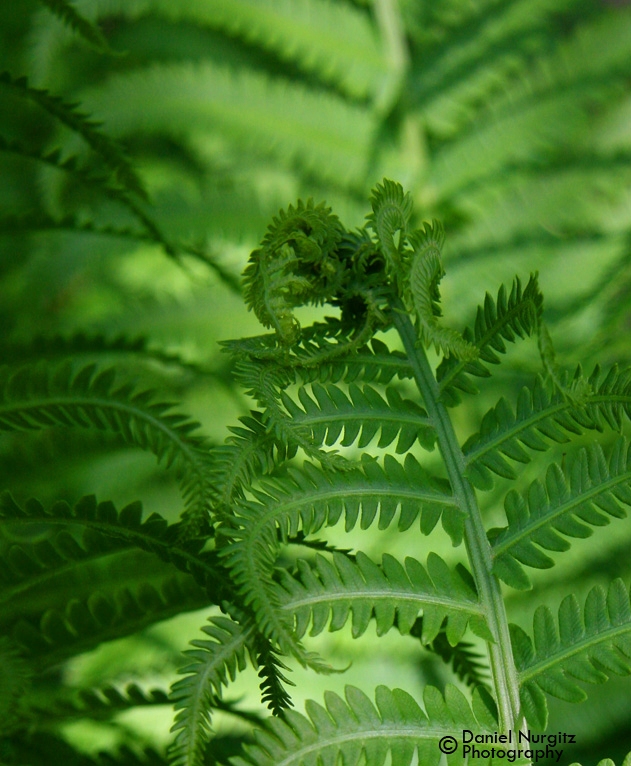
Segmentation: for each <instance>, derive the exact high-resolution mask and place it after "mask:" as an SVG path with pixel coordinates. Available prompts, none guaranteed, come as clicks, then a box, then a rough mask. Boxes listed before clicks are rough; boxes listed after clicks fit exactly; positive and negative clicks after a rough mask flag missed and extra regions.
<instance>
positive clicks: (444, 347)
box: [404, 220, 478, 361]
mask: <svg viewBox="0 0 631 766" xmlns="http://www.w3.org/2000/svg"><path fill="white" fill-rule="evenodd" d="M408 241H409V243H410V246H411V248H412V250H411V252H410V253H409V266H408V279H407V285H406V286H405V290H404V295H405V297H406V302H407V304H408V308H409V309H410V311H413V312H414V314H415V315H416V320H417V323H418V332H419V335H420V340H421V342H422V343H423V344H424V345H427V346H429V345H433V346H435V347H436V350H437V351H438V352H442V353H443V354H445V356H454V357H456V358H457V359H461V360H463V361H473V360H474V359H476V358H477V356H478V349H477V348H476V346H475V345H474V344H473V343H470V342H469V341H467V340H465V339H464V338H463V337H462V335H461V334H460V333H459V332H458V331H457V330H453V329H451V328H449V327H442V326H441V325H440V324H439V323H438V317H440V316H441V311H440V291H439V284H440V281H441V279H442V278H443V276H444V274H445V270H444V268H443V264H442V260H441V252H442V248H443V244H444V241H445V231H444V229H443V226H442V224H441V223H439V222H438V221H436V220H434V221H432V223H431V224H426V225H425V226H424V228H423V229H417V230H416V231H414V232H412V233H411V234H410V235H409V236H408Z"/></svg>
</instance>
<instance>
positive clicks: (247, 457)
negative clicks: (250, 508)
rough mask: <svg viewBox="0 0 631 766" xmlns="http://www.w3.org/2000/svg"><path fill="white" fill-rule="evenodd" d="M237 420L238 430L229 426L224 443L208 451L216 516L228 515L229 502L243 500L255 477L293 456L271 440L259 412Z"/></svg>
mask: <svg viewBox="0 0 631 766" xmlns="http://www.w3.org/2000/svg"><path fill="white" fill-rule="evenodd" d="M239 420H240V422H241V425H240V426H230V429H229V430H230V432H231V435H230V436H229V437H228V438H227V439H226V443H225V444H223V445H222V446H220V447H215V448H213V450H212V458H213V465H212V473H211V479H212V485H213V498H214V500H213V503H214V511H215V512H216V513H217V514H218V515H219V516H225V515H226V514H228V515H231V513H232V509H231V503H232V500H233V498H235V497H239V498H241V497H243V491H244V488H245V487H247V486H249V485H251V484H252V483H253V481H254V480H255V478H256V477H258V476H265V475H266V474H268V473H270V472H271V471H272V470H274V468H275V467H276V466H277V465H278V464H279V463H282V462H283V461H284V460H286V459H287V458H289V457H292V456H293V454H294V452H295V450H292V449H291V448H290V447H289V446H288V445H286V444H283V443H282V442H279V441H278V440H277V439H274V437H273V435H272V434H270V433H269V431H268V430H267V428H266V427H265V423H264V419H263V416H262V414H261V413H260V412H257V411H256V410H251V411H250V415H249V416H244V417H241V418H239Z"/></svg>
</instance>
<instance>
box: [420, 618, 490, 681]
mask: <svg viewBox="0 0 631 766" xmlns="http://www.w3.org/2000/svg"><path fill="white" fill-rule="evenodd" d="M424 622H425V615H423V616H422V617H417V619H416V621H415V623H414V625H412V628H411V629H410V635H411V636H416V637H417V638H419V639H421V643H423V641H422V636H423V630H424ZM423 645H424V647H425V648H426V649H428V650H429V651H430V652H433V653H434V654H437V655H438V656H439V657H440V658H441V659H442V660H443V661H444V662H445V663H446V664H447V665H451V667H452V669H453V672H454V673H455V674H456V675H457V676H458V678H459V679H460V680H461V681H462V682H463V683H465V684H467V686H471V687H472V688H474V689H475V687H477V686H481V687H483V688H485V689H486V690H487V691H489V678H488V675H489V668H488V665H486V663H485V662H484V661H483V657H482V655H481V654H480V653H479V652H477V651H476V650H475V647H474V646H473V644H471V643H469V642H468V641H458V643H457V644H456V645H455V646H453V645H452V644H451V643H450V641H449V638H448V636H447V634H446V631H445V625H444V624H443V625H442V626H441V628H440V630H439V631H438V633H437V634H436V637H435V638H434V639H433V640H432V641H430V642H429V643H426V644H423Z"/></svg>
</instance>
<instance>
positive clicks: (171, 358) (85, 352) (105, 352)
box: [0, 332, 226, 380]
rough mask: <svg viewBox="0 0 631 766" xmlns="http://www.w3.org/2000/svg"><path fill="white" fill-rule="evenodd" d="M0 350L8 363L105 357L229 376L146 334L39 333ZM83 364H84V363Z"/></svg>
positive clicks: (199, 374)
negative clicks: (27, 340)
mask: <svg viewBox="0 0 631 766" xmlns="http://www.w3.org/2000/svg"><path fill="white" fill-rule="evenodd" d="M0 353H2V357H3V359H4V363H5V364H11V365H17V364H20V365H24V364H33V363H35V362H36V361H43V360H46V362H53V363H55V362H59V361H61V360H63V359H71V360H72V362H73V364H75V363H77V362H79V363H81V362H83V363H84V364H85V363H87V362H88V361H92V362H94V361H96V360H97V359H98V360H101V363H102V364H103V365H104V364H106V363H110V364H111V363H112V362H113V361H114V360H116V362H118V363H120V362H123V363H124V362H126V361H128V360H134V361H135V360H138V361H143V362H148V363H150V364H156V365H162V366H164V367H165V368H167V369H173V370H180V371H182V373H185V374H190V375H191V376H193V375H195V376H199V377H202V376H215V377H217V378H220V379H222V380H223V379H224V378H225V377H226V373H225V371H224V369H223V368H221V367H217V368H213V369H211V368H209V367H206V366H205V365H203V364H200V363H197V362H192V361H189V360H187V359H185V358H184V357H183V356H180V354H177V353H175V352H173V351H166V350H164V349H162V348H160V347H158V346H156V345H155V344H153V343H152V342H151V341H150V339H149V338H147V337H144V336H138V335H134V336H127V335H124V334H122V333H121V334H118V335H116V336H108V335H105V334H103V333H84V332H77V333H74V334H72V335H38V336H36V337H35V338H33V340H32V341H30V342H29V343H28V344H24V343H21V344H17V343H9V344H6V345H5V344H0ZM81 366H83V365H81Z"/></svg>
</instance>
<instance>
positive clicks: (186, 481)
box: [0, 365, 211, 525]
mask: <svg viewBox="0 0 631 766" xmlns="http://www.w3.org/2000/svg"><path fill="white" fill-rule="evenodd" d="M114 378H115V372H114V370H105V371H103V372H100V373H98V374H97V370H96V365H88V366H87V367H84V368H83V369H82V370H80V371H79V372H78V373H77V374H76V375H73V372H72V367H71V366H70V365H63V366H60V367H58V368H57V369H55V370H54V371H53V372H51V371H49V370H48V369H47V368H44V367H23V368H21V369H19V370H18V371H17V372H14V371H11V370H8V369H6V368H5V369H4V370H0V430H4V431H22V430H40V429H42V428H49V427H51V426H57V425H59V426H66V427H67V426H74V427H79V428H90V429H98V430H101V431H113V432H114V433H117V434H119V435H120V436H121V437H122V438H123V439H124V440H125V441H126V442H127V443H129V444H133V445H135V446H137V447H140V448H141V449H144V450H147V451H150V452H152V453H153V454H154V455H155V456H156V457H157V458H158V460H159V461H161V462H162V461H163V462H164V463H165V464H166V467H167V468H169V467H171V466H173V467H174V468H175V470H176V471H177V472H178V473H179V481H180V487H181V490H182V494H183V495H184V498H185V501H186V511H185V514H186V516H187V518H188V519H190V521H191V523H193V524H196V525H200V524H203V523H207V521H208V512H209V509H210V501H211V487H210V486H209V480H208V467H209V452H208V447H207V446H206V443H205V442H204V441H203V439H201V437H198V436H191V435H190V434H191V431H194V430H196V429H197V427H198V424H197V423H194V422H193V421H191V420H189V419H188V418H187V417H186V416H184V415H177V414H174V413H171V412H169V410H170V409H171V405H169V404H164V403H159V402H156V401H155V397H154V395H153V393H152V392H150V391H143V392H140V393H134V392H133V389H132V387H131V386H129V385H122V386H118V387H117V386H115V383H114ZM152 400H153V401H152Z"/></svg>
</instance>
